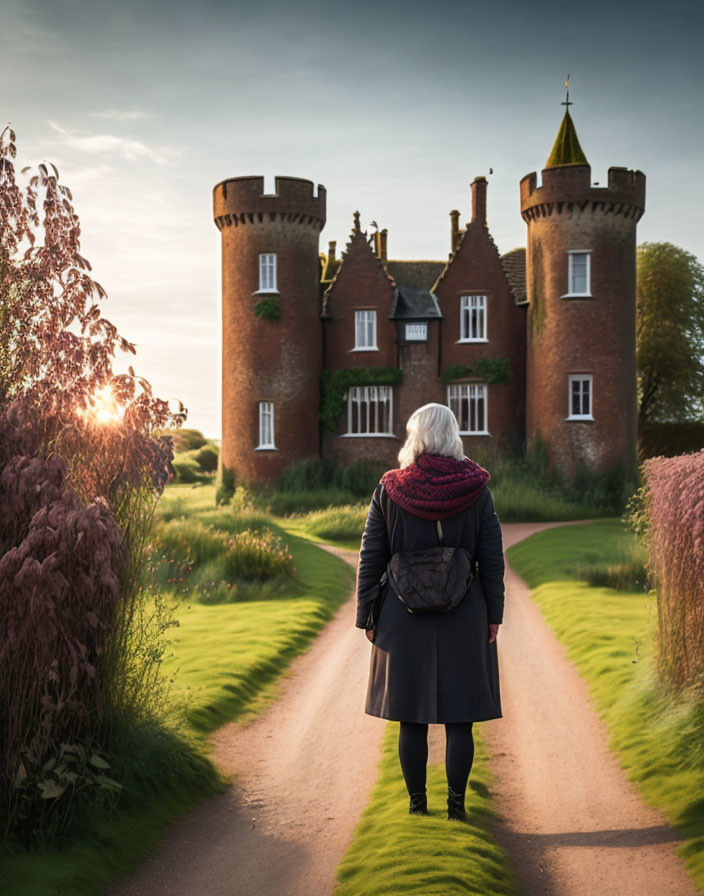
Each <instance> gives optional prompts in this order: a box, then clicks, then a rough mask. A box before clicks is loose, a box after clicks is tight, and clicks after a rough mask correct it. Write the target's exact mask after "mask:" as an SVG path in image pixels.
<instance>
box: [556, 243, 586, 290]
mask: <svg viewBox="0 0 704 896" xmlns="http://www.w3.org/2000/svg"><path fill="white" fill-rule="evenodd" d="M575 255H584V257H585V258H586V261H587V272H586V273H587V275H586V287H587V288H586V290H585V291H584V292H576V291H575V290H574V289H573V286H574V256H575ZM591 294H592V250H591V249H570V250H569V251H568V252H567V292H566V293H565V294H564V295H563V296H561V298H563V299H573V298H579V297H584V296H587V297H590V298H591Z"/></svg>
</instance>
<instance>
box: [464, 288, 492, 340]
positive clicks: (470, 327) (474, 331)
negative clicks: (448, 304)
mask: <svg viewBox="0 0 704 896" xmlns="http://www.w3.org/2000/svg"><path fill="white" fill-rule="evenodd" d="M459 341H460V342H488V341H489V340H488V339H487V338H486V296H480V295H469V296H462V298H461V299H460V338H459Z"/></svg>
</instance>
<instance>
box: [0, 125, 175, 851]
mask: <svg viewBox="0 0 704 896" xmlns="http://www.w3.org/2000/svg"><path fill="white" fill-rule="evenodd" d="M14 140H15V137H14V133H13V132H12V131H11V129H10V128H5V130H4V131H3V132H2V134H0V681H2V688H1V689H0V823H1V825H2V830H3V835H4V836H5V837H15V838H17V839H20V840H21V841H23V842H25V843H26V844H27V845H30V844H31V843H34V842H37V841H38V840H40V839H53V838H54V837H55V836H57V835H58V834H60V833H61V832H62V831H64V830H66V829H67V828H68V826H69V825H70V821H71V805H72V800H73V798H74V797H75V796H76V794H77V793H79V792H81V793H84V792H85V791H86V788H88V789H90V788H93V789H94V790H95V791H96V792H98V791H99V792H100V793H101V794H102V795H103V796H104V795H105V793H110V794H111V795H112V796H113V797H114V796H115V795H116V794H119V790H120V785H119V783H118V782H116V781H115V780H113V779H112V778H111V777H110V774H109V772H108V770H109V768H110V757H111V751H112V749H113V745H114V743H115V739H116V733H117V732H118V730H119V728H120V726H121V725H122V726H123V727H124V725H125V723H126V720H127V722H128V723H136V722H138V721H139V720H140V719H144V718H147V717H149V716H150V713H153V711H154V709H155V705H156V701H157V699H158V697H157V694H158V691H159V682H158V668H159V664H160V660H161V655H162V650H163V646H162V644H161V642H160V640H159V638H160V635H161V634H162V633H163V631H164V630H165V628H167V627H168V626H169V625H170V624H171V623H170V622H169V621H168V620H166V621H164V619H163V618H162V617H160V615H159V604H158V601H157V603H156V604H155V603H154V602H153V600H152V598H149V601H150V602H149V603H148V602H147V600H146V599H145V598H144V595H143V594H142V592H141V590H140V581H141V576H142V571H143V568H144V563H145V557H146V546H147V540H148V534H149V531H150V528H151V520H152V515H153V512H154V507H155V504H156V501H157V500H158V497H159V495H160V494H161V492H162V491H163V488H164V485H165V483H166V481H167V480H168V478H169V477H170V475H171V473H172V468H171V459H172V457H173V445H172V442H171V440H170V439H169V438H167V437H162V436H159V435H158V432H159V431H160V430H161V429H163V428H166V427H168V426H171V427H174V426H175V427H178V426H180V425H181V423H182V421H183V419H184V418H185V411H184V409H183V408H182V406H179V408H178V410H177V411H174V412H172V411H171V410H170V409H169V407H168V405H167V403H166V402H164V401H162V400H160V399H158V398H156V397H154V395H153V394H152V390H151V387H150V385H149V383H148V382H147V381H146V380H144V379H143V378H141V377H139V376H137V375H136V374H135V373H134V371H133V370H132V368H131V367H130V368H129V372H128V373H127V374H120V375H118V374H115V373H114V372H113V367H112V363H113V356H114V354H115V351H116V350H117V349H118V348H119V349H122V350H124V351H129V352H131V353H134V346H133V345H132V344H131V343H129V342H127V340H125V339H123V338H122V337H121V336H119V334H118V333H117V331H116V329H115V327H114V326H113V325H112V324H111V323H110V322H109V321H107V320H106V319H105V318H104V317H102V315H101V312H100V308H99V305H98V302H99V301H100V300H101V299H103V298H105V292H104V290H103V289H102V287H101V286H100V285H99V284H98V283H96V282H95V281H94V280H92V279H91V277H90V275H89V273H88V272H89V271H90V264H89V263H88V262H87V260H86V259H85V258H83V257H82V256H81V254H80V251H79V250H80V244H79V235H80V226H79V222H78V217H77V215H76V213H75V211H74V209H73V207H72V205H71V194H70V191H69V190H68V188H67V187H65V186H63V185H62V184H60V183H59V179H58V172H57V171H56V169H54V168H53V166H46V165H39V166H38V169H37V170H36V172H35V173H31V172H30V176H29V177H28V181H27V185H26V188H25V189H24V190H23V189H22V188H21V187H20V186H19V184H18V183H17V179H16V172H15V167H14V163H13V159H14V157H15V154H16V150H15V143H14ZM27 170H28V169H25V171H24V172H23V173H25V172H26V171H27ZM105 389H108V390H109V392H110V395H111V397H112V401H113V404H114V408H115V414H114V416H113V417H112V418H109V419H107V420H103V421H102V422H101V420H100V418H98V417H97V416H96V415H95V412H94V411H95V400H96V396H97V395H98V394H99V391H100V390H105ZM155 608H156V609H155Z"/></svg>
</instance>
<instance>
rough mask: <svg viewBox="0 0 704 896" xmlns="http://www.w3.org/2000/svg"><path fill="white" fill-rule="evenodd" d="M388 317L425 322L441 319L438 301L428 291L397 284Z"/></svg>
mask: <svg viewBox="0 0 704 896" xmlns="http://www.w3.org/2000/svg"><path fill="white" fill-rule="evenodd" d="M389 317H392V318H395V319H396V320H423V319H425V320H427V319H429V318H435V317H442V313H441V312H440V306H439V305H438V300H437V299H436V298H435V296H434V295H433V294H432V293H431V292H430V290H428V289H423V288H419V287H417V286H405V285H404V284H401V283H399V284H397V285H396V289H395V291H394V301H393V305H392V306H391V314H390V315H389Z"/></svg>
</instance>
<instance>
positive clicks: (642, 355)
mask: <svg viewBox="0 0 704 896" xmlns="http://www.w3.org/2000/svg"><path fill="white" fill-rule="evenodd" d="M636 358H637V367H638V411H639V415H640V419H641V420H642V421H657V422H670V421H684V420H704V267H702V265H701V264H700V263H699V262H698V261H697V259H696V258H695V256H694V255H692V254H691V253H690V252H687V251H685V250H684V249H680V248H679V247H678V246H673V245H672V243H643V244H642V245H640V246H639V247H638V252H637V314H636Z"/></svg>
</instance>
